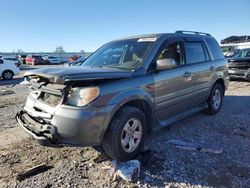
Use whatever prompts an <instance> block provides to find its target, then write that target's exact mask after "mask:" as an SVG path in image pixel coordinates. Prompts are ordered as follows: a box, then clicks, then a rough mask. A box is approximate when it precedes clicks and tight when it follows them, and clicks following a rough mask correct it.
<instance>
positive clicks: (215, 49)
mask: <svg viewBox="0 0 250 188" xmlns="http://www.w3.org/2000/svg"><path fill="white" fill-rule="evenodd" d="M205 40H206V42H207V44H208V46H209V48H210V50H211V52H212V54H213V56H214V59H215V60H216V59H222V58H224V55H223V53H222V50H221V48H220V46H219V44H218V43H217V41H216V40H215V39H214V38H211V37H209V38H206V39H205Z"/></svg>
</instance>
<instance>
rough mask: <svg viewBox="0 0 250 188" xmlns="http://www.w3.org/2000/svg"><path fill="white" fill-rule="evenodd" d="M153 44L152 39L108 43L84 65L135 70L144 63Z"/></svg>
mask: <svg viewBox="0 0 250 188" xmlns="http://www.w3.org/2000/svg"><path fill="white" fill-rule="evenodd" d="M152 44H153V42H151V41H149V42H144V41H143V42H141V41H140V40H128V41H119V42H113V43H108V44H106V45H104V46H103V47H101V48H100V49H99V50H97V51H96V52H95V53H94V54H93V55H92V56H90V57H89V58H88V59H86V61H85V62H84V63H83V64H82V65H83V66H97V67H109V68H118V69H126V70H135V69H136V68H138V67H140V66H141V65H143V63H144V60H145V58H146V57H147V55H148V53H149V51H150V49H151V46H152Z"/></svg>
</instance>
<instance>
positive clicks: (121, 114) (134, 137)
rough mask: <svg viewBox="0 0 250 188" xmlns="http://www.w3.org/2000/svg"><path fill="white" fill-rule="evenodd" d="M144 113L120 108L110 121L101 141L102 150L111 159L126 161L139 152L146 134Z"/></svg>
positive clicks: (133, 108)
mask: <svg viewBox="0 0 250 188" xmlns="http://www.w3.org/2000/svg"><path fill="white" fill-rule="evenodd" d="M146 131H147V121H146V117H145V115H144V113H143V112H142V111H141V110H139V109H138V108H135V107H131V106H124V107H122V108H121V109H120V110H119V111H118V112H117V113H116V114H115V116H114V118H113V119H112V121H111V123H110V125H109V127H108V129H107V132H106V134H105V136H104V139H103V143H102V144H103V149H104V151H105V152H106V153H107V154H108V156H110V157H111V158H113V159H115V160H118V161H127V160H130V159H132V158H134V157H135V156H136V155H137V154H138V153H139V152H140V150H141V148H142V146H143V143H144V140H145V137H146V134H147V132H146Z"/></svg>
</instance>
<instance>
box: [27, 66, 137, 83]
mask: <svg viewBox="0 0 250 188" xmlns="http://www.w3.org/2000/svg"><path fill="white" fill-rule="evenodd" d="M131 74H132V72H131V71H127V70H120V69H115V68H99V67H87V66H72V67H54V68H41V69H35V70H31V71H27V72H26V73H25V74H24V77H28V76H38V77H44V78H48V80H49V82H51V83H57V84H64V83H65V82H70V81H81V80H100V79H119V78H127V77H130V76H131Z"/></svg>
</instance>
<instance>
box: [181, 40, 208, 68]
mask: <svg viewBox="0 0 250 188" xmlns="http://www.w3.org/2000/svg"><path fill="white" fill-rule="evenodd" d="M185 51H186V64H192V63H198V62H204V61H206V55H205V52H204V48H203V45H202V43H201V42H186V43H185Z"/></svg>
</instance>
